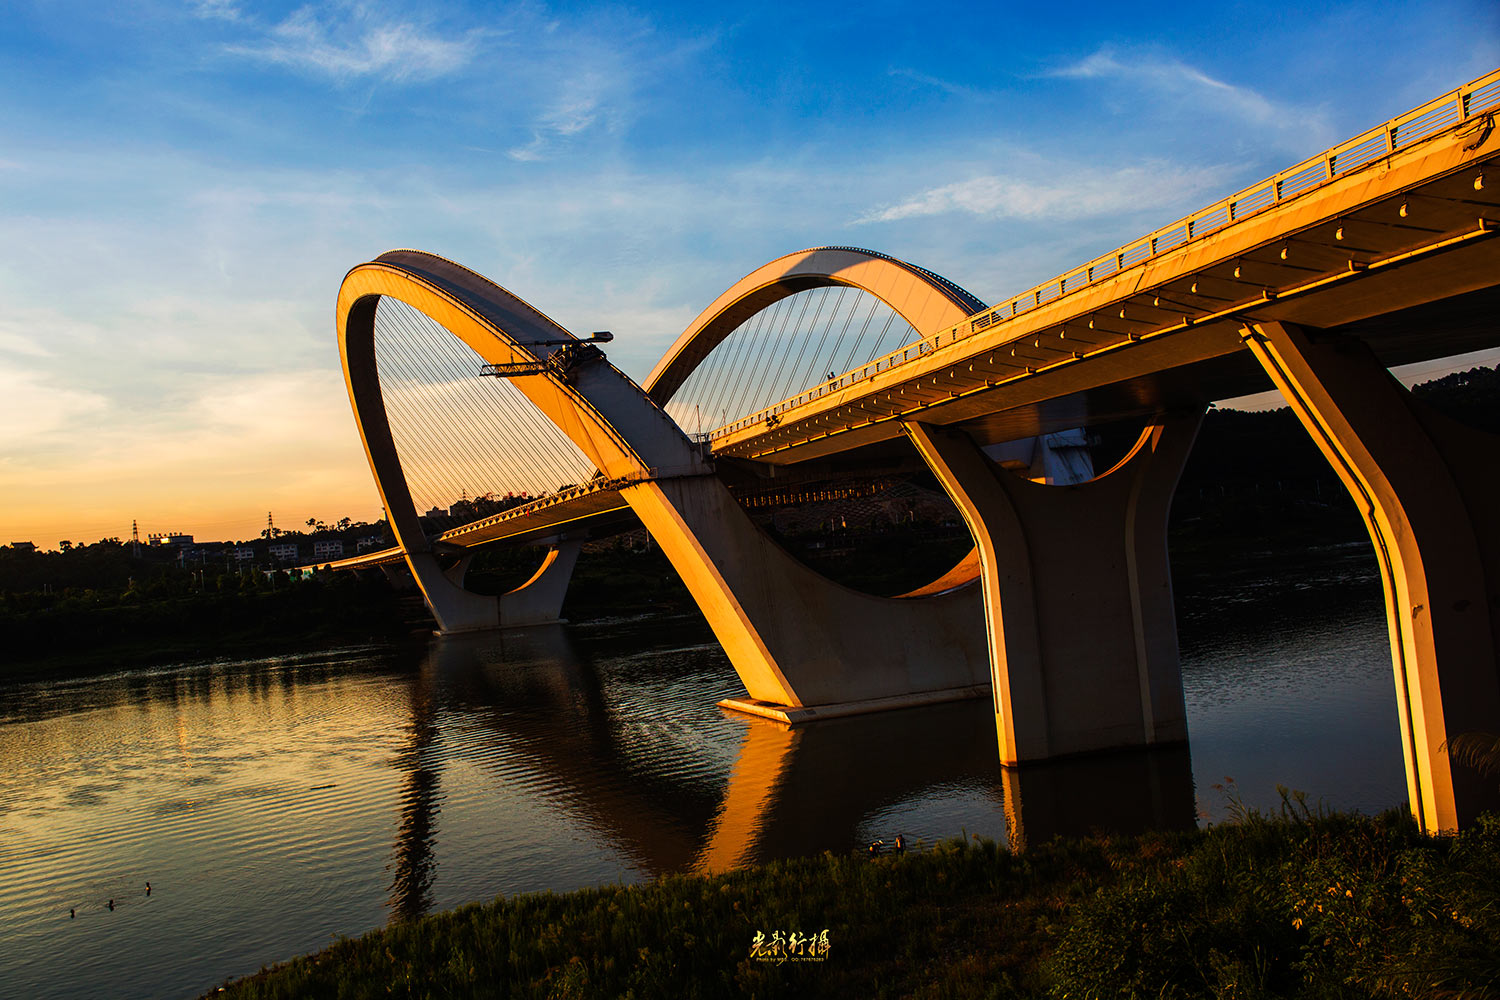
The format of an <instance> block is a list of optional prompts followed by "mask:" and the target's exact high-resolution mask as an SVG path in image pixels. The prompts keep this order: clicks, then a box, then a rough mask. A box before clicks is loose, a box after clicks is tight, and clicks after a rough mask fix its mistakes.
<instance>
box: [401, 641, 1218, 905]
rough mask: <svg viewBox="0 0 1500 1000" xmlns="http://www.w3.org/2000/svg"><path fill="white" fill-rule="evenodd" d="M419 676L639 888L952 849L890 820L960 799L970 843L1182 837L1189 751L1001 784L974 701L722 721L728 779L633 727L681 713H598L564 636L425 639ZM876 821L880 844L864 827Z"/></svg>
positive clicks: (594, 691)
mask: <svg viewBox="0 0 1500 1000" xmlns="http://www.w3.org/2000/svg"><path fill="white" fill-rule="evenodd" d="M420 676H421V677H422V678H423V679H424V686H432V685H435V684H440V685H441V688H442V690H443V691H444V692H445V695H446V697H447V698H448V699H450V703H451V706H452V707H453V708H455V709H456V710H460V711H464V712H468V713H473V715H474V717H475V718H477V719H478V720H481V722H482V725H483V727H484V728H485V729H486V730H488V733H489V739H490V740H492V741H493V743H494V745H495V746H504V747H505V748H506V751H505V752H506V756H507V758H508V759H509V761H510V762H511V765H512V767H524V769H525V770H527V771H528V772H531V774H532V777H531V778H530V779H529V780H530V781H531V782H532V783H534V784H537V785H539V786H542V787H545V788H546V789H547V790H548V793H549V795H551V796H553V797H556V798H557V799H559V800H560V801H561V802H563V803H564V804H565V806H566V808H568V809H569V810H571V811H573V812H575V814H576V815H577V816H578V817H579V818H580V819H582V820H583V821H585V822H586V823H587V824H588V825H589V826H590V827H591V828H593V829H595V830H597V831H599V832H600V833H601V834H603V835H605V836H607V837H608V838H609V839H610V841H611V842H612V843H613V844H614V845H615V846H616V847H617V849H619V850H620V851H621V852H622V853H624V854H625V855H627V856H628V857H630V858H631V859H632V860H633V861H634V862H635V863H636V864H637V865H639V866H640V868H641V869H642V870H643V871H644V872H646V873H648V874H650V875H652V876H658V875H663V874H667V873H671V872H678V871H684V870H694V871H722V870H725V869H729V868H733V867H737V866H741V865H745V864H750V863H754V862H757V861H764V860H768V859H772V858H781V857H790V856H798V855H807V854H816V853H819V852H821V851H825V850H834V851H845V850H850V849H851V848H856V847H858V846H859V845H860V844H862V843H865V842H867V841H868V840H870V839H875V838H876V837H884V838H891V837H894V835H896V834H897V833H902V834H905V835H906V836H907V837H908V839H911V838H912V837H913V835H920V836H921V838H922V839H924V840H927V841H929V842H930V841H931V840H936V839H940V838H942V837H946V836H953V835H957V834H959V833H960V832H961V830H962V829H964V826H963V822H954V823H953V825H952V826H951V827H949V828H947V829H941V828H938V827H936V826H934V825H933V824H932V823H931V821H930V820H927V818H926V817H918V816H916V815H906V816H902V815H901V812H902V810H901V806H902V804H903V803H910V802H915V801H920V800H922V799H923V798H924V797H926V796H928V795H929V793H931V792H932V791H933V790H934V789H940V790H943V792H942V793H941V794H944V795H949V796H951V795H953V794H954V793H958V795H959V797H961V798H966V799H967V802H966V807H967V813H966V814H965V815H964V816H963V817H962V818H961V819H962V820H966V821H967V823H968V826H967V829H971V830H975V831H976V832H983V833H985V834H987V835H989V836H995V837H997V838H998V839H1002V840H1008V841H1009V842H1011V843H1014V844H1017V845H1020V844H1022V843H1024V842H1025V841H1027V840H1046V839H1050V838H1051V837H1053V836H1057V835H1059V834H1068V833H1082V832H1088V831H1090V830H1094V829H1108V830H1119V831H1129V830H1139V829H1144V828H1146V827H1172V828H1184V827H1189V826H1191V825H1192V824H1193V823H1194V822H1195V813H1194V799H1193V782H1192V767H1191V762H1190V760H1189V757H1188V753H1187V749H1186V747H1175V748H1169V749H1166V750H1159V751H1154V752H1150V753H1129V754H1125V755H1105V756H1101V757H1085V758H1078V759H1074V760H1068V761H1062V762H1057V763H1053V764H1047V765H1035V766H1029V767H1024V768H1018V769H1004V768H1001V767H1000V766H999V765H998V763H997V761H996V756H995V736H994V726H993V720H992V718H991V717H990V713H989V708H988V703H987V702H986V701H983V700H976V701H971V702H958V703H950V704H945V705H933V706H928V707H924V708H918V709H910V710H906V711H900V712H886V713H878V714H873V715H864V716H854V717H850V718H844V719H834V720H828V721H825V722H820V723H818V724H817V725H813V726H807V727H803V728H800V729H792V728H790V727H787V726H784V725H781V724H779V723H775V722H771V721H768V720H764V719H758V718H752V717H749V716H745V715H741V714H738V713H733V712H721V714H720V717H719V718H718V719H716V720H713V721H714V722H716V723H717V725H716V727H715V728H717V729H718V730H719V733H718V742H719V743H720V744H721V745H727V746H733V747H734V757H733V761H732V763H731V765H730V767H729V769H728V774H727V776H726V775H725V774H723V773H722V771H718V772H714V773H705V772H703V771H701V770H698V769H696V768H693V767H686V768H685V767H683V766H682V765H683V764H684V763H686V762H691V761H693V760H694V758H697V757H699V756H701V753H700V749H701V748H700V747H698V746H695V745H694V742H693V741H692V740H690V739H673V738H671V737H670V735H669V734H670V729H668V728H667V727H654V726H649V725H645V726H643V725H642V718H641V716H643V715H644V716H648V717H649V715H650V714H652V713H653V711H654V713H655V714H657V715H659V716H662V717H663V718H664V719H665V718H666V717H670V716H671V715H672V714H673V713H678V712H681V711H682V710H683V709H684V707H685V706H682V705H674V704H671V703H666V704H661V705H658V706H655V707H654V709H653V707H652V706H650V705H649V704H643V703H641V702H639V701H636V700H634V699H631V698H628V697H627V698H619V699H611V698H610V697H608V696H607V692H606V686H605V684H604V683H602V682H601V680H600V677H599V674H598V672H597V670H596V668H595V666H594V664H593V663H592V662H590V660H589V659H588V658H587V655H586V653H585V652H584V651H582V650H580V649H579V648H578V646H577V644H575V643H574V642H573V641H572V638H571V636H570V634H569V632H568V631H567V630H565V629H564V628H562V627H560V626H551V627H543V628H536V629H526V630H513V631H508V632H505V633H499V634H493V635H488V636H486V635H467V636H465V635H458V636H445V637H440V638H437V639H435V640H434V644H433V646H432V648H431V651H430V653H429V656H428V659H427V662H426V664H425V665H424V667H423V669H422V671H421V674H420ZM615 693H618V692H615ZM427 703H428V702H423V704H427ZM414 704H415V700H414ZM699 704H700V705H701V704H702V703H699ZM664 730H665V731H664ZM664 764H667V765H670V766H663V765H664ZM417 773H427V772H417ZM423 801H427V800H426V799H424V800H423ZM959 811H960V812H963V811H964V810H963V809H960V810H959ZM883 815H884V816H886V817H887V819H886V822H887V823H888V824H892V825H891V826H890V827H889V828H879V827H877V826H874V825H872V823H871V818H872V817H875V816H883ZM949 818H950V819H951V818H954V817H949ZM903 821H905V822H907V823H910V822H913V821H915V822H917V823H918V827H919V829H916V830H913V829H908V828H905V826H903V825H901V824H902V823H903ZM939 822H942V821H941V820H940V821H939ZM406 827H407V823H406V821H405V819H404V820H403V836H402V838H401V841H402V843H405V841H406V837H405V831H406ZM422 829H423V830H426V826H425V825H423V826H422Z"/></svg>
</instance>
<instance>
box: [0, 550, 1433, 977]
mask: <svg viewBox="0 0 1500 1000" xmlns="http://www.w3.org/2000/svg"><path fill="white" fill-rule="evenodd" d="M1348 575H1349V574H1348V573H1346V572H1344V571H1343V570H1342V569H1335V570H1332V571H1330V572H1329V573H1328V574H1327V581H1326V585H1325V582H1320V578H1319V577H1317V576H1316V575H1315V574H1314V575H1312V576H1310V577H1309V578H1308V580H1307V581H1302V582H1301V583H1288V582H1287V581H1286V579H1285V578H1284V577H1277V578H1275V579H1267V580H1266V581H1263V582H1260V583H1257V582H1255V581H1253V580H1242V579H1236V580H1233V581H1229V582H1227V583H1226V584H1225V586H1223V587H1222V588H1220V589H1219V590H1218V591H1213V592H1209V591H1197V592H1195V591H1194V590H1192V589H1191V588H1189V587H1184V588H1183V589H1182V590H1181V591H1180V593H1182V594H1184V595H1185V597H1184V604H1183V613H1182V615H1181V617H1180V621H1181V622H1182V626H1183V642H1182V647H1183V652H1184V685H1185V689H1186V696H1187V701H1188V718H1189V730H1190V733H1191V737H1192V740H1193V743H1192V755H1191V759H1189V756H1188V752H1187V750H1186V748H1183V747H1177V748H1169V749H1166V750H1162V751H1155V752H1150V753H1136V754H1125V755H1115V756H1107V757H1096V758H1080V759H1077V760H1065V761H1058V762H1054V763H1051V764H1046V765H1036V766H1029V767H1023V768H1020V769H1015V770H1009V771H1006V770H1002V769H1001V768H1000V767H999V766H998V763H997V762H996V755H995V735H994V727H993V720H992V718H991V713H990V710H989V706H988V704H987V702H985V701H975V702H968V703H956V704H949V705H935V706H930V707H927V708H922V709H912V710H908V711H902V712H892V713H884V714H878V715H869V716H860V717H854V718H847V719H837V720H830V721H826V722H822V723H819V724H818V725H815V726H811V727H807V728H803V729H798V730H792V729H789V728H787V727H784V726H781V725H778V724H776V723H772V722H769V721H766V720H760V719H752V718H749V717H746V716H741V715H738V714H734V713H728V712H725V711H723V710H721V709H719V708H717V707H716V702H717V701H719V700H720V699H721V698H724V697H726V696H728V695H733V694H738V693H740V689H739V686H738V682H737V680H736V678H735V676H734V673H733V670H732V669H731V668H730V666H729V664H728V663H727V661H726V660H725V658H724V655H723V653H722V652H721V651H720V650H719V648H718V646H717V645H716V644H715V643H714V642H713V639H712V637H711V635H710V634H709V633H708V631H707V629H706V627H705V626H704V625H703V624H702V622H701V621H700V620H697V619H688V618H683V619H667V618H641V619H630V620H614V621H609V622H601V623H593V624H589V625H584V626H570V627H568V628H562V627H557V626H554V627H548V628H536V629H526V630H517V631H508V632H503V633H492V634H488V635H484V634H480V635H470V636H453V637H446V638H443V639H440V640H434V641H433V642H432V643H431V644H430V645H427V646H425V647H423V648H422V649H420V650H415V651H412V650H407V651H400V650H383V649H370V648H364V649H350V650H342V651H332V652H321V653H310V654H307V655H305V656H299V657H278V658H269V659H262V660H252V661H234V662H220V663H207V664H204V663H199V664H189V665H184V666H178V667H170V668H161V669H157V670H147V671H129V672H121V673H119V674H116V675H113V676H104V677H97V676H96V677H90V678H79V679H72V680H66V681H62V682H59V683H51V684H43V683H29V684H9V685H5V684H0V760H4V761H5V763H6V766H5V768H0V996H26V997H74V996H101V995H109V996H123V997H130V996H142V997H148V996H149V997H162V996H165V997H172V996H183V997H187V996H194V995H197V994H198V993H200V992H202V991H203V990H205V989H207V988H209V987H211V986H213V985H215V984H216V983H217V982H219V981H221V980H222V979H223V978H224V977H226V976H230V975H237V974H243V973H247V972H253V971H254V970H255V969H256V968H258V967H259V966H260V965H262V964H264V963H267V962H273V961H277V960H279V959H283V958H286V957H288V956H290V955H294V954H298V953H303V952H307V951H310V950H313V949H315V948H318V947H321V946H323V945H325V944H327V943H328V941H329V940H330V938H331V937H333V936H337V935H352V934H359V933H361V932H363V931H366V930H369V929H372V928H374V927H377V926H380V925H381V924H383V923H386V922H388V921H399V920H406V919H410V918H412V917H414V916H416V915H418V914H421V913H423V912H428V911H430V910H433V909H448V908H451V907H454V906H457V905H460V904H463V903H467V902H472V901H479V900H487V899H491V898H493V897H494V896H495V895H496V894H502V893H503V894H506V895H513V894H515V893H521V892H532V891H540V890H554V891H567V890H570V889H574V888H579V887H584V886H595V885H600V884H603V883H608V882H636V881H641V880H645V879H650V878H653V877H656V876H659V875H663V874H669V873H675V872H685V871H720V870H724V869H727V868H732V867H734V866H737V865H743V864H749V863H753V862H758V861H764V860H770V859H774V858H779V857H784V856H790V855H803V854H810V853H817V852H819V851H823V850H832V851H857V850H860V849H861V848H862V847H863V846H864V845H866V844H868V843H870V842H871V841H873V840H875V839H877V838H883V839H885V840H887V841H889V840H891V839H893V838H894V837H895V835H897V834H904V835H906V837H907V839H908V841H910V842H917V841H922V842H926V843H929V844H930V843H933V842H935V841H938V840H940V839H943V838H947V837H953V836H959V835H961V834H980V835H983V836H986V837H990V838H993V839H996V840H1001V841H1006V840H1008V841H1009V842H1010V843H1012V844H1014V845H1017V846H1024V845H1026V844H1035V843H1037V842H1040V841H1044V840H1047V839H1049V838H1051V837H1052V836H1054V835H1056V834H1067V833H1077V832H1084V831H1088V830H1092V829H1095V828H1106V829H1116V830H1134V829H1140V828H1143V827H1146V826H1159V827H1181V826H1187V825H1190V824H1191V823H1192V822H1193V818H1194V814H1195V813H1194V809H1195V801H1194V787H1193V777H1192V775H1193V772H1194V771H1196V772H1197V773H1198V775H1199V779H1198V791H1199V792H1200V793H1203V794H1204V795H1206V796H1207V800H1206V801H1205V800H1204V799H1203V798H1202V797H1200V798H1199V799H1198V801H1197V803H1196V807H1197V810H1198V815H1199V817H1200V818H1201V817H1202V816H1204V815H1208V816H1210V817H1212V816H1213V810H1214V807H1215V806H1216V805H1218V804H1219V802H1220V801H1221V800H1222V796H1220V795H1219V794H1218V793H1215V792H1213V791H1212V790H1211V789H1209V788H1208V785H1210V784H1212V783H1215V782H1220V781H1222V776H1224V775H1228V774H1232V775H1234V776H1235V777H1237V778H1238V779H1239V782H1238V787H1239V789H1240V793H1241V797H1242V798H1243V800H1244V801H1245V802H1246V803H1248V804H1250V805H1258V806H1262V807H1266V806H1270V807H1274V806H1275V804H1276V803H1277V801H1278V799H1277V796H1276V793H1275V785H1276V784H1277V783H1284V784H1287V785H1289V786H1292V787H1297V788H1303V789H1306V790H1308V791H1309V792H1311V793H1312V797H1313V799H1314V800H1315V801H1316V800H1317V799H1319V798H1325V799H1327V800H1328V802H1329V804H1331V805H1334V806H1337V807H1339V808H1362V809H1366V810H1372V809H1379V808H1384V807H1386V806H1390V805H1396V804H1399V803H1400V802H1401V801H1402V797H1403V794H1404V788H1405V785H1404V779H1403V776H1402V772H1401V767H1400V756H1399V733H1398V731H1397V729H1396V726H1395V705H1394V698H1393V691H1392V687H1393V685H1392V681H1391V676H1390V665H1389V656H1388V652H1387V651H1386V649H1385V646H1384V618H1383V614H1382V612H1381V610H1380V606H1379V601H1378V591H1377V592H1376V598H1375V601H1374V603H1373V604H1371V605H1370V606H1368V607H1367V606H1365V604H1363V603H1358V602H1356V606H1354V607H1352V609H1351V608H1350V607H1349V606H1347V605H1348V602H1347V601H1343V602H1341V601H1340V600H1338V599H1337V598H1336V595H1335V593H1334V592H1335V591H1337V590H1338V589H1340V588H1341V587H1342V586H1343V585H1344V584H1345V583H1346V582H1347V579H1348ZM1308 581H1310V582H1308ZM1298 586H1300V587H1301V588H1302V589H1300V590H1297V589H1296V588H1297V587H1298ZM1246 594H1253V595H1256V597H1255V600H1254V601H1252V602H1249V603H1246V601H1245V600H1244V597H1245V595H1246ZM1268 623H1269V624H1268ZM1268 632H1269V634H1268ZM147 880H149V881H150V882H151V884H152V886H153V888H154V889H155V890H156V891H155V892H153V894H152V895H151V896H150V897H149V898H148V897H144V896H142V895H140V893H139V892H138V890H139V888H140V887H141V886H142V885H143V884H144V882H145V881H147ZM110 898H114V899H116V901H117V903H118V904H119V905H118V907H117V909H116V910H114V911H108V910H106V909H105V908H104V903H105V901H106V900H107V899H110ZM71 907H77V918H76V919H75V920H69V919H67V914H68V911H69V909H70V908H71ZM183 941H191V942H192V944H191V946H189V947H187V948H184V947H183V946H182V944H181V942H183Z"/></svg>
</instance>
